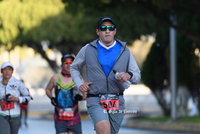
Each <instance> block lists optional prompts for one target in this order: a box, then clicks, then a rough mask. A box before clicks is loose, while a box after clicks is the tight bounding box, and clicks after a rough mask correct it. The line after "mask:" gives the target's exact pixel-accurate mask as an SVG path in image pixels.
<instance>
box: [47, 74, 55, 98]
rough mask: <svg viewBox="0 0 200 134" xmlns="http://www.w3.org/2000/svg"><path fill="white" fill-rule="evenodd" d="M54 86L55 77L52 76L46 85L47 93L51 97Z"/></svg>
mask: <svg viewBox="0 0 200 134" xmlns="http://www.w3.org/2000/svg"><path fill="white" fill-rule="evenodd" d="M53 88H54V77H52V78H51V79H50V81H49V83H48V85H47V87H46V89H45V90H46V95H47V96H48V97H49V98H50V99H51V98H52V97H53V96H52V90H53Z"/></svg>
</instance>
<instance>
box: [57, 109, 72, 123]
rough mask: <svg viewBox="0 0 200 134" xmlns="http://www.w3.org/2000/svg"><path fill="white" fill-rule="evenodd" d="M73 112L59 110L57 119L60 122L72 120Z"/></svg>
mask: <svg viewBox="0 0 200 134" xmlns="http://www.w3.org/2000/svg"><path fill="white" fill-rule="evenodd" d="M73 118H74V112H73V109H72V108H60V109H59V119H61V120H73Z"/></svg>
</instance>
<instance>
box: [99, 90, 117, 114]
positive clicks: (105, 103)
mask: <svg viewBox="0 0 200 134" xmlns="http://www.w3.org/2000/svg"><path fill="white" fill-rule="evenodd" d="M100 104H101V106H102V107H103V108H104V109H105V110H118V109H119V95H116V94H105V95H101V96H100Z"/></svg>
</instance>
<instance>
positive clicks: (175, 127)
mask: <svg viewBox="0 0 200 134" xmlns="http://www.w3.org/2000/svg"><path fill="white" fill-rule="evenodd" d="M125 126H127V127H135V128H143V129H144V128H145V129H154V130H155V129H156V130H164V131H182V132H183V131H184V132H200V124H195V123H182V122H181V123H179V122H150V121H135V120H131V119H129V120H127V122H126V124H125Z"/></svg>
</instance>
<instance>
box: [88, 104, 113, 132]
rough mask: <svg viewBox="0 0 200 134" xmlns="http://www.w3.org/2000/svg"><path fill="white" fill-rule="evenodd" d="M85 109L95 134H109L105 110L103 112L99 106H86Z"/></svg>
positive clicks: (108, 123)
mask: <svg viewBox="0 0 200 134" xmlns="http://www.w3.org/2000/svg"><path fill="white" fill-rule="evenodd" d="M87 109H88V114H89V117H90V119H91V121H92V122H93V124H94V127H95V129H96V132H97V134H110V122H109V118H108V113H107V110H104V109H103V108H102V106H101V105H100V104H93V105H87Z"/></svg>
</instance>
